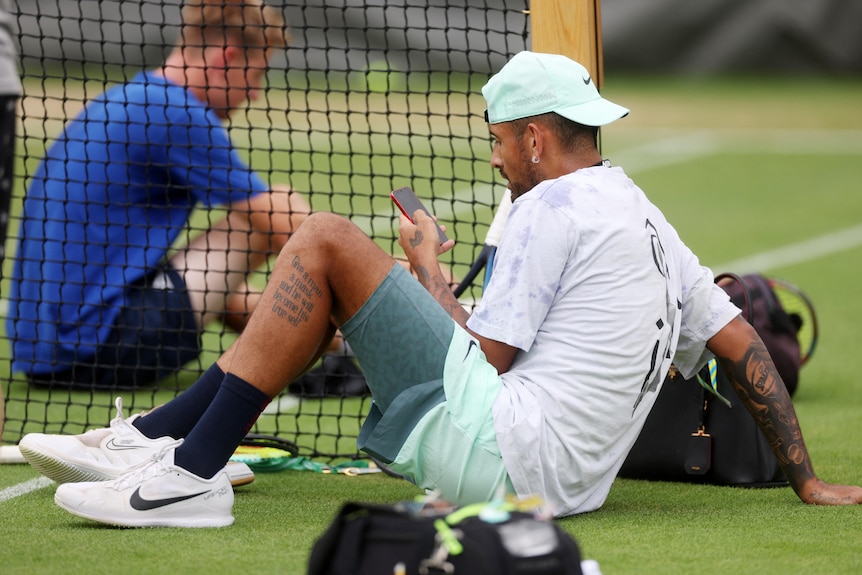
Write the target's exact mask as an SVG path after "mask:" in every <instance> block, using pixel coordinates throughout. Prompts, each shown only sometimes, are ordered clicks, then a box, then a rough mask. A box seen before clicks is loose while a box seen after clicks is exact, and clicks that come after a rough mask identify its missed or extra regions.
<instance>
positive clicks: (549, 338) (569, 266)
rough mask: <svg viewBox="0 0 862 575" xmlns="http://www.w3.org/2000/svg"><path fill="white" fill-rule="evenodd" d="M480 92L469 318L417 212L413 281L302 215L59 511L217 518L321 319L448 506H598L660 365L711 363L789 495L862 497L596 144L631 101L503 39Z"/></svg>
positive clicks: (335, 220) (322, 221)
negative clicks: (246, 443)
mask: <svg viewBox="0 0 862 575" xmlns="http://www.w3.org/2000/svg"><path fill="white" fill-rule="evenodd" d="M482 91H483V95H484V96H485V99H486V100H487V105H488V108H487V112H486V113H487V121H488V123H489V124H490V131H491V134H492V136H493V138H494V149H493V153H492V157H491V163H492V165H493V166H494V167H495V168H496V169H498V170H499V171H500V173H501V175H502V176H503V178H505V179H506V180H508V184H509V188H510V190H511V193H512V199H513V207H512V210H511V213H510V215H509V218H508V221H507V224H506V229H505V232H504V234H503V237H502V239H501V242H500V245H499V248H498V252H497V256H496V261H495V267H494V274H493V276H492V278H491V281H490V283H489V285H488V286H487V288H486V290H485V292H484V294H483V297H482V300H481V302H480V303H479V304H478V306H477V308H476V310H475V312H474V313H473V315H472V316H470V315H469V314H468V313H467V312H466V311H465V310H464V308H463V307H462V306H461V305H460V304H459V302H458V301H457V300H456V299H455V297H454V296H453V294H452V291H451V289H450V287H449V285H448V283H447V282H446V280H445V278H444V276H443V274H442V273H441V270H440V266H439V263H438V256H439V255H440V254H441V253H443V252H445V251H447V250H449V249H451V247H452V245H453V244H454V242H453V241H452V240H449V241H447V242H445V243H444V244H442V245H440V244H439V240H438V236H437V232H436V230H435V224H434V221H433V220H432V219H431V218H429V217H428V216H426V215H423V214H422V213H421V212H417V213H416V214H415V217H416V224H415V225H414V224H413V223H411V222H410V221H409V220H408V219H406V218H402V220H401V229H400V240H399V242H400V244H401V246H402V247H403V248H404V251H405V253H406V255H407V257H408V259H409V260H410V263H411V264H412V266H413V268H414V269H415V270H416V273H417V277H418V279H419V281H416V279H415V278H414V277H411V275H410V274H409V273H407V272H406V271H405V270H404V268H403V267H402V266H399V265H397V264H396V263H395V262H394V261H393V260H392V258H391V257H390V256H389V255H387V254H385V253H384V252H383V251H381V250H380V248H379V247H377V246H376V245H375V244H374V242H373V241H371V240H370V239H369V238H368V237H367V236H366V235H365V234H363V233H362V232H361V231H360V230H359V229H358V228H357V227H356V226H354V225H353V224H351V223H350V222H349V221H347V220H346V219H344V218H341V217H339V216H336V215H332V214H313V215H311V216H310V217H309V218H308V219H307V220H306V221H305V222H304V223H303V224H302V226H301V227H300V228H299V230H298V231H297V232H296V234H294V235H293V237H291V239H290V240H289V241H288V242H287V244H286V245H285V247H284V249H283V250H282V251H281V253H280V255H279V257H278V261H277V263H276V266H275V269H274V271H273V275H272V277H271V279H270V281H269V283H268V285H267V287H266V289H265V291H264V293H263V301H265V302H266V305H260V306H258V308H257V309H256V310H255V312H254V313H253V314H252V317H251V319H250V321H249V324H248V327H247V328H246V330H245V331H244V332H243V333H242V335H241V336H240V337H239V338H238V339H237V341H236V342H235V343H234V344H233V345H232V346H231V347H230V348H229V349H228V350H227V351H226V352H225V353H224V354H223V355H222V356H221V357H220V358H219V359H218V361H217V362H216V363H215V364H214V365H213V366H212V367H211V368H210V370H209V371H208V372H207V373H206V374H204V376H203V377H202V378H201V379H200V380H199V381H198V382H197V383H195V385H194V386H192V387H191V388H190V389H189V390H187V391H186V392H184V393H183V394H181V395H179V396H178V397H177V398H176V399H174V400H173V401H171V402H169V403H168V404H166V405H165V406H163V407H162V408H160V409H158V410H156V411H154V412H152V413H151V414H149V415H146V416H144V417H139V418H137V419H136V420H135V421H134V422H133V424H132V425H121V424H122V422H123V421H124V420H122V418H121V417H118V422H119V423H118V424H117V425H116V428H117V430H118V431H119V430H122V431H123V432H124V433H125V432H128V431H129V429H132V430H134V431H133V433H134V434H135V436H134V437H135V441H136V442H140V444H142V445H144V446H146V445H152V448H151V449H150V450H149V452H150V454H153V453H154V455H153V457H152V459H151V460H150V462H149V463H146V464H142V465H141V466H139V467H137V468H134V469H132V470H130V471H129V472H128V473H126V474H125V475H122V476H121V477H119V478H118V479H116V480H113V481H108V482H91V483H67V484H64V485H61V486H60V487H58V489H57V492H56V495H55V501H56V502H57V504H58V505H60V506H61V507H62V508H64V509H66V510H68V511H70V512H71V513H73V514H75V515H78V516H81V517H86V518H89V519H93V520H96V521H100V522H104V523H109V524H116V525H128V526H182V527H217V526H224V525H229V524H231V523H232V522H233V520H234V518H233V515H232V507H233V502H234V500H233V492H232V490H231V487H230V484H229V482H228V480H227V476H226V474H225V472H224V471H223V469H224V467H225V462H226V461H227V460H228V459H229V457H230V456H231V454H232V453H233V451H234V449H235V448H236V447H237V446H238V445H239V443H240V441H241V440H242V439H243V437H244V435H245V434H246V432H247V431H248V430H249V429H250V428H251V426H252V425H253V424H254V422H255V421H256V419H257V417H258V416H259V414H260V412H261V410H262V409H263V408H264V406H265V405H266V404H267V403H268V402H269V401H270V400H271V399H272V398H273V397H275V396H276V395H277V394H278V393H279V392H280V391H281V390H282V389H284V387H285V386H286V385H287V383H288V382H289V381H290V380H291V379H293V378H294V377H295V376H296V374H298V373H300V372H301V371H302V370H303V369H304V367H305V366H306V365H308V364H309V363H310V362H312V361H314V359H315V358H316V357H318V355H319V354H320V352H321V348H322V347H323V346H324V345H325V342H327V341H328V338H329V336H330V335H331V334H332V332H333V330H334V329H335V328H336V326H337V327H339V328H340V329H341V331H342V333H343V334H344V336H345V337H346V338H347V340H348V342H349V343H350V345H351V347H352V348H353V350H354V351H355V353H356V356H357V358H358V359H359V361H360V363H361V364H362V367H363V370H364V373H365V374H366V377H367V379H368V385H369V388H370V389H371V393H372V395H373V398H374V401H373V403H372V406H371V410H370V413H369V414H368V417H367V419H366V421H365V423H364V425H363V428H362V431H361V433H360V437H359V447H360V448H361V449H363V450H365V451H366V452H368V453H370V454H372V455H374V456H375V457H377V458H379V459H381V460H382V461H384V462H385V463H387V464H389V465H390V466H391V467H392V469H393V470H395V471H397V472H399V473H401V474H403V475H405V476H406V477H407V478H409V479H410V480H412V481H413V482H415V483H416V484H417V485H418V486H420V487H422V488H429V489H439V490H440V492H441V495H442V497H444V498H446V499H448V500H450V501H452V502H455V503H461V504H464V503H470V502H477V501H487V500H490V499H492V498H494V497H496V496H498V495H499V494H501V493H503V492H505V493H511V494H515V495H518V496H527V495H531V494H538V495H540V496H541V497H543V498H544V499H545V500H546V501H547V503H548V504H549V505H550V506H551V507H552V508H553V510H554V512H555V513H556V515H557V516H565V515H571V514H575V513H581V512H586V511H591V510H595V509H598V508H599V507H601V505H602V504H603V503H604V501H605V499H606V497H607V495H608V492H609V490H610V488H611V484H612V483H613V481H614V478H615V477H616V474H617V471H618V470H619V468H620V466H621V465H622V463H623V461H624V459H625V457H626V454H627V453H628V451H629V449H630V448H631V446H632V445H633V444H634V442H635V439H636V438H637V436H638V434H639V432H640V429H641V427H642V425H643V423H644V420H645V418H646V416H647V414H648V413H649V411H650V409H651V407H652V405H653V404H654V402H655V398H656V395H657V393H658V390H659V388H660V386H661V384H662V382H663V381H664V378H665V376H666V374H667V372H668V369H669V367H670V365H671V362H673V363H674V364H675V365H676V366H677V368H678V369H679V370H680V371H681V372H682V374H683V375H684V376H686V377H690V376H692V375H693V374H695V373H696V372H697V371H698V369H699V368H700V367H701V366H702V365H703V364H704V363H705V362H706V361H707V360H708V359H709V358H710V357H711V356H712V355H715V356H717V357H718V358H719V359H720V360H721V361H722V364H723V365H724V367H725V368H726V369H727V370H728V372H729V374H730V376H731V378H732V380H733V382H734V386H735V389H736V391H737V393H738V395H739V397H740V399H741V400H742V403H743V404H744V405H745V406H746V407H747V408H748V409H749V411H751V412H752V414H753V415H754V417H755V419H756V421H757V422H758V425H759V426H760V428H761V429H762V430H763V432H764V433H765V434H766V436H767V437H768V439H769V441H770V444H771V445H772V446H773V449H774V451H775V454H776V456H777V458H778V460H779V462H780V464H781V467H782V469H783V470H784V473H785V474H786V476H787V478H788V480H789V482H790V485H791V486H792V488H793V489H794V490H795V492H796V493H797V495H798V496H799V498H800V499H801V500H802V501H804V502H806V503H812V504H825V505H843V504H858V503H860V502H862V488H859V487H853V486H845V485H833V484H828V483H825V482H823V481H821V480H820V479H819V478H818V477H817V476H816V474H815V473H814V470H813V468H812V464H811V460H810V458H809V456H808V451H807V449H806V447H805V443H804V441H803V438H802V433H801V431H800V429H799V424H798V421H797V418H796V415H795V412H794V409H793V405H792V403H791V400H790V396H789V395H788V393H787V390H786V389H785V387H784V384H783V383H782V381H781V379H780V377H779V376H778V374H777V372H776V370H775V366H774V365H773V362H772V360H771V359H770V357H769V354H768V352H767V351H766V349H765V347H764V345H763V343H762V341H761V340H760V338H759V337H758V335H757V333H756V332H755V331H754V329H753V328H752V327H751V326H750V325H749V324H748V323H747V322H746V321H745V320H744V319H742V318H741V317H740V312H739V310H738V309H737V308H736V307H735V306H734V305H733V304H731V303H730V301H729V299H728V297H727V295H726V294H725V292H724V291H723V290H722V289H721V288H719V287H717V286H715V284H714V283H713V276H712V273H711V272H710V270H708V269H706V268H704V267H702V266H700V265H699V263H698V260H697V258H696V257H695V256H694V254H693V253H692V252H691V251H690V250H689V249H688V248H687V247H686V246H685V245H684V244H683V242H682V241H681V240H680V238H679V236H678V235H677V233H676V232H675V230H674V229H673V227H671V225H670V224H669V223H668V222H667V221H666V220H665V218H664V216H663V215H662V213H661V212H660V211H659V210H658V208H656V207H655V206H654V205H652V204H651V203H650V202H649V200H647V198H646V196H645V195H644V194H643V192H642V191H641V190H640V189H639V188H638V187H637V186H636V185H635V184H634V183H633V182H632V181H631V180H630V179H629V178H628V177H627V176H626V175H625V173H624V172H623V170H622V169H621V168H619V167H613V166H611V165H610V163H609V162H607V161H604V160H603V159H602V157H601V156H600V155H599V151H598V148H597V142H596V140H597V131H598V128H597V127H598V126H602V125H606V124H608V123H610V122H613V121H615V120H617V119H619V118H621V117H622V116H625V115H626V114H627V113H628V110H626V109H625V108H622V107H620V106H618V105H616V104H614V103H611V102H609V101H607V100H605V99H603V98H602V97H601V96H600V95H599V93H598V91H597V90H596V87H595V85H594V84H593V81H592V79H591V78H590V75H589V74H588V72H587V70H586V69H585V68H584V67H583V66H581V65H580V64H577V63H576V62H573V61H572V60H570V59H568V58H565V57H563V56H556V55H548V54H536V53H531V52H522V53H520V54H518V55H516V56H515V57H513V58H512V59H511V61H510V62H509V63H507V64H506V66H505V67H503V69H502V70H501V71H500V72H499V73H498V74H496V75H495V76H493V77H492V78H491V79H490V81H489V82H488V83H487V84H486V85H485V87H484V88H483V90H482ZM101 433H102V436H101V437H103V438H107V437H110V436H111V435H112V432H111V430H105V431H103V432H101ZM115 435H116V434H115ZM150 438H152V439H150ZM181 438H182V439H181ZM93 439H95V436H91V437H90V438H87V436H86V435H84V436H78V437H77V438H75V439H73V440H71V441H70V440H68V439H64V440H63V441H65V442H66V446H65V448H64V449H63V450H59V449H56V450H54V452H53V453H54V454H55V455H54V456H53V457H54V462H55V463H56V464H57V465H77V464H81V463H83V462H85V461H87V458H90V459H96V458H100V457H102V458H104V457H106V456H105V450H104V449H102V448H101V445H100V444H97V443H95V442H94V441H93ZM60 441H61V440H60V439H59V438H58V437H56V436H40V437H38V438H34V439H33V441H31V443H39V444H41V445H43V446H47V447H50V446H51V445H57V444H58V443H59V442H60ZM101 441H102V445H104V442H105V441H106V439H102V440H101ZM27 442H28V439H27V438H25V439H24V441H22V445H24V443H27ZM148 442H149V443H148ZM156 442H160V443H159V444H158V445H156ZM45 451H46V452H47V451H48V450H47V449H45ZM142 451H146V450H142Z"/></svg>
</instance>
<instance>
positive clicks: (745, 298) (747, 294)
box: [715, 272, 754, 325]
mask: <svg viewBox="0 0 862 575" xmlns="http://www.w3.org/2000/svg"><path fill="white" fill-rule="evenodd" d="M723 280H731V281H733V282H736V283H737V284H739V287H740V288H742V302H743V308H742V317H744V318H745V320H746V321H747V322H748V323H750V324H752V325H753V324H754V306H753V305H751V301H752V298H751V291H750V290H749V288H748V284H747V283H746V282H745V280H744V279H742V276H740V275H738V274H735V273H732V272H724V273H720V274H718V275H717V276H715V283H717V284H721V282H722V281H723Z"/></svg>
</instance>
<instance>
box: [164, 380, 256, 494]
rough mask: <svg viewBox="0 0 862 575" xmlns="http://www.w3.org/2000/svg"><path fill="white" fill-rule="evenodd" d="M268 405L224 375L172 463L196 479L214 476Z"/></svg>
mask: <svg viewBox="0 0 862 575" xmlns="http://www.w3.org/2000/svg"><path fill="white" fill-rule="evenodd" d="M269 401H270V397H269V396H268V395H266V394H265V393H264V392H262V391H261V390H259V389H257V388H256V387H254V386H253V385H251V384H250V383H248V382H246V381H244V380H242V379H240V378H239V377H237V376H235V375H234V374H232V373H228V374H227V375H225V377H224V380H223V381H222V384H221V387H220V388H219V390H218V393H217V394H216V396H215V398H214V399H213V401H212V403H211V404H210V406H209V408H208V409H207V410H206V412H205V413H204V414H203V416H202V417H201V419H200V421H199V422H198V424H197V425H195V427H194V429H192V430H191V432H189V434H188V436H186V439H185V441H184V442H183V444H182V445H180V446H179V447H178V448H177V452H176V456H175V457H174V463H176V464H177V465H179V466H180V467H182V468H183V469H186V470H187V471H191V472H192V473H194V474H195V475H197V476H198V477H203V478H205V479H209V478H210V477H212V476H214V475H215V474H216V473H218V471H219V470H220V469H221V468H222V467H224V466H225V464H226V463H227V460H228V459H230V456H231V455H233V452H234V451H235V450H236V448H237V446H239V444H240V442H242V440H243V438H244V437H245V436H246V434H247V433H248V432H249V430H250V429H251V426H252V425H254V422H255V421H257V418H258V417H259V416H260V413H261V412H262V411H263V409H264V408H265V407H266V405H267V404H268V403H269Z"/></svg>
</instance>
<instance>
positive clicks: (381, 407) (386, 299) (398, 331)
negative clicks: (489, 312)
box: [341, 264, 514, 505]
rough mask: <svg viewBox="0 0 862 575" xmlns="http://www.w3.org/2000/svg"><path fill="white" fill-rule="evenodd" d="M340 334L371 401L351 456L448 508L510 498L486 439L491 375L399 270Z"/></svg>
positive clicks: (491, 439) (495, 385)
mask: <svg viewBox="0 0 862 575" xmlns="http://www.w3.org/2000/svg"><path fill="white" fill-rule="evenodd" d="M341 331H342V333H343V334H344V336H345V338H346V339H347V341H348V342H349V343H350V347H351V348H352V349H353V351H354V353H355V354H356V358H357V360H358V361H359V364H360V366H361V367H362V371H363V373H364V374H365V377H366V379H367V381H368V387H369V389H370V390H371V394H372V397H373V398H374V400H373V402H372V405H371V409H370V411H369V414H368V416H367V418H366V420H365V422H364V423H363V425H362V430H361V431H360V434H359V439H358V441H357V444H358V446H359V448H360V449H361V450H363V451H365V452H367V453H369V454H370V455H372V456H374V457H376V458H378V459H379V460H381V461H382V462H384V463H386V464H388V465H389V466H390V467H391V468H392V469H393V470H394V471H396V472H398V473H400V474H403V475H404V476H405V477H407V478H408V479H409V480H411V481H413V482H414V483H416V485H418V486H420V487H423V488H426V489H438V490H440V492H441V496H442V497H443V498H444V499H446V500H448V501H451V502H453V503H457V504H462V505H463V504H467V503H475V502H479V501H489V500H491V499H493V498H495V497H497V496H500V495H503V494H505V493H514V489H513V488H512V485H511V482H510V481H509V476H508V473H507V472H506V468H505V466H504V465H503V460H502V457H501V456H500V450H499V448H498V446H497V438H496V434H495V431H494V421H493V415H492V406H493V404H494V400H495V399H496V397H497V394H498V393H499V391H500V377H499V376H498V375H497V370H496V369H495V368H494V367H493V366H492V365H491V364H489V363H488V362H487V361H486V360H485V356H484V354H483V353H482V351H481V349H480V348H479V345H478V344H477V342H476V341H475V340H474V339H473V338H472V337H471V336H470V334H469V333H468V332H467V331H466V330H464V329H463V328H461V327H460V326H459V325H457V324H456V323H455V321H454V320H453V319H452V318H451V317H449V315H448V314H447V313H446V312H445V311H444V310H443V308H441V307H440V305H439V304H438V303H437V302H436V301H435V300H434V298H433V297H432V296H431V295H430V294H429V293H428V292H427V291H426V290H425V288H423V287H422V285H421V284H420V283H419V282H418V281H416V279H415V278H413V276H411V275H410V274H409V273H408V272H407V271H406V270H405V269H404V268H403V267H402V266H401V265H398V264H396V265H395V266H394V267H393V268H392V271H390V272H389V275H388V276H387V277H386V279H385V280H384V281H383V283H381V285H380V286H379V287H378V288H377V290H376V291H375V292H374V293H373V294H372V295H371V297H370V298H369V300H368V301H367V302H365V304H364V305H363V306H362V308H361V309H360V310H359V311H358V312H357V313H356V315H354V316H353V317H352V318H350V320H348V321H347V322H346V323H345V324H344V325H343V326H341Z"/></svg>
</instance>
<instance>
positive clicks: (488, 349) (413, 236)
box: [398, 211, 518, 373]
mask: <svg viewBox="0 0 862 575" xmlns="http://www.w3.org/2000/svg"><path fill="white" fill-rule="evenodd" d="M414 217H415V218H416V224H415V225H414V224H413V222H411V221H410V220H409V219H408V218H406V217H404V216H403V215H402V216H401V225H400V227H399V232H400V235H399V238H398V243H399V244H400V245H401V247H402V249H403V250H404V254H405V255H406V256H407V259H408V260H409V261H410V266H411V267H412V268H413V272H414V273H415V274H416V277H417V279H418V280H419V282H420V283H421V284H422V285H423V286H424V287H425V289H426V290H428V293H430V294H431V295H432V296H433V297H434V299H436V300H437V303H439V304H440V306H441V307H442V308H443V309H444V310H446V313H448V314H449V315H450V316H452V319H454V320H455V321H456V322H457V323H458V325H460V326H461V327H463V328H464V329H465V330H467V331H468V332H470V335H472V336H473V337H474V338H476V340H477V341H478V342H479V345H480V346H481V347H482V352H483V353H484V354H485V358H486V359H487V360H488V362H489V363H490V364H491V365H493V366H494V367H496V368H497V372H498V373H503V372H505V371H506V370H508V369H509V367H510V366H511V365H512V360H513V359H514V358H515V353H516V352H517V351H518V350H517V349H516V348H514V347H512V346H510V345H507V344H505V343H502V342H499V341H496V340H493V339H488V338H486V337H482V336H480V335H479V334H477V333H475V332H473V331H472V330H470V329H469V328H467V320H468V319H469V318H470V314H469V313H467V310H465V309H464V306H462V305H461V303H460V302H459V301H458V299H457V298H456V297H455V294H453V293H452V286H450V285H449V282H448V281H447V279H446V277H445V276H444V274H443V272H442V270H441V269H440V262H439V261H438V259H437V257H438V256H439V255H440V254H442V253H444V252H446V251H448V250H450V249H452V246H453V245H455V242H454V241H452V240H449V241H447V242H446V243H444V244H442V245H440V243H439V240H438V239H437V238H438V236H437V228H436V227H435V225H434V220H432V219H431V218H430V217H428V216H427V215H426V214H425V213H423V212H421V211H417V212H416V214H415V215H414Z"/></svg>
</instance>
